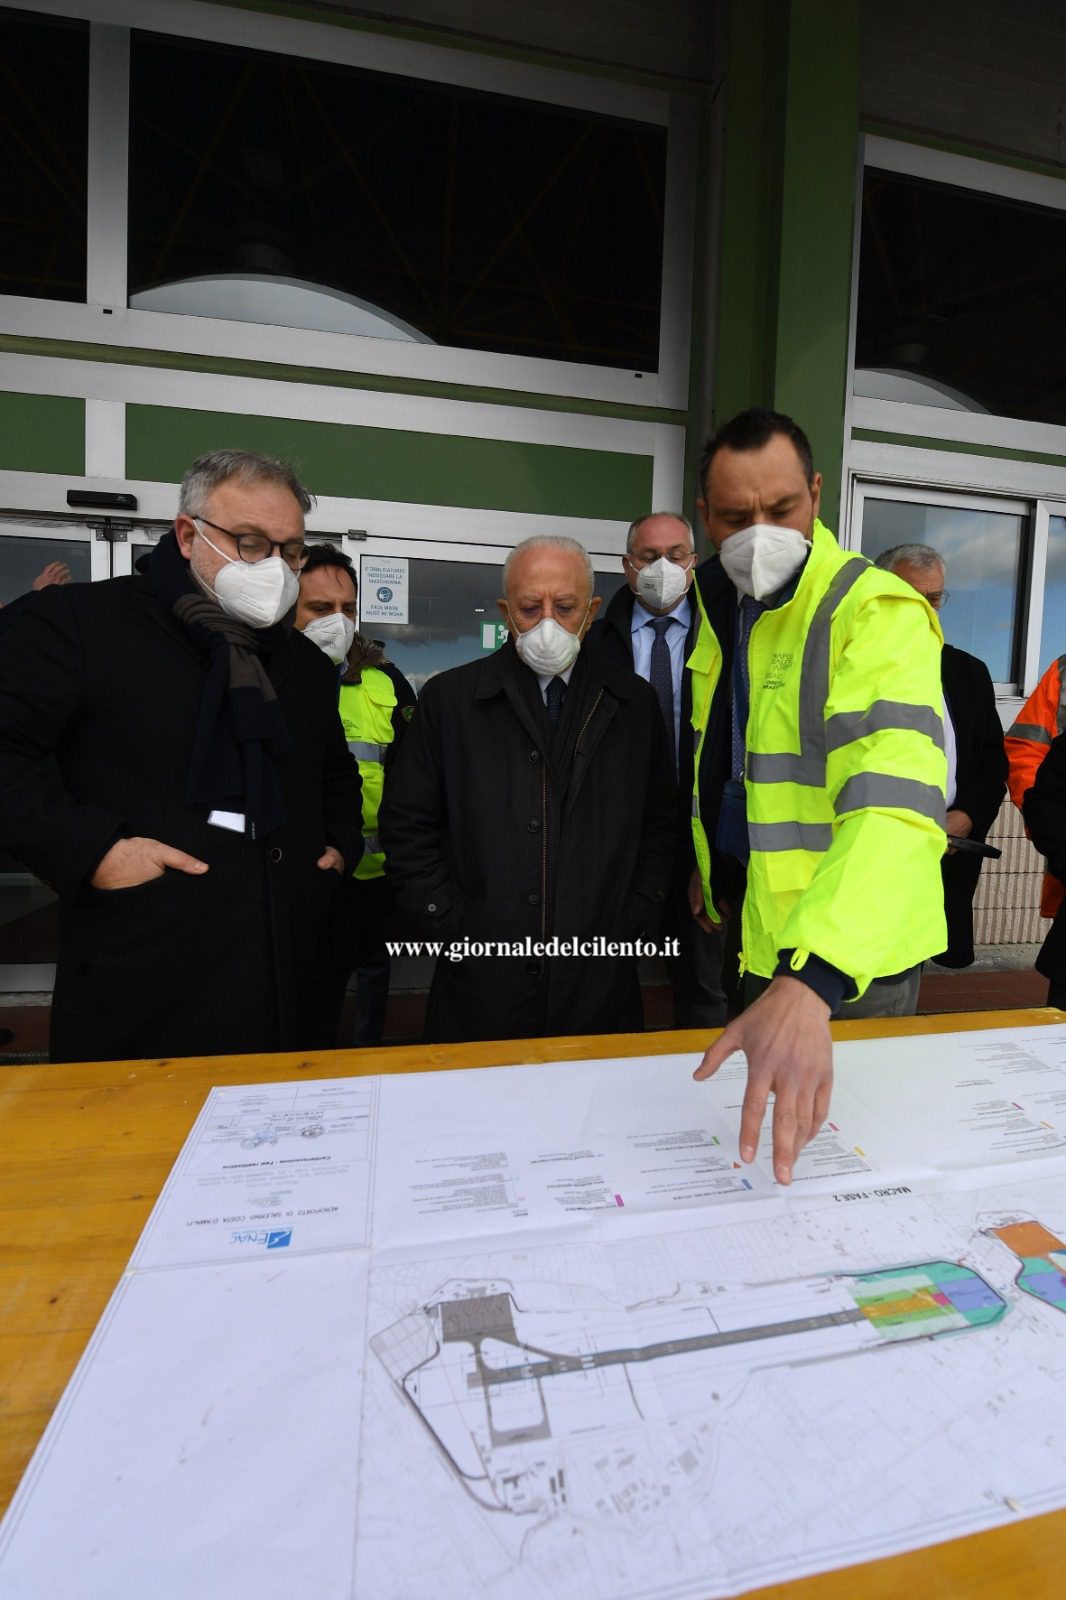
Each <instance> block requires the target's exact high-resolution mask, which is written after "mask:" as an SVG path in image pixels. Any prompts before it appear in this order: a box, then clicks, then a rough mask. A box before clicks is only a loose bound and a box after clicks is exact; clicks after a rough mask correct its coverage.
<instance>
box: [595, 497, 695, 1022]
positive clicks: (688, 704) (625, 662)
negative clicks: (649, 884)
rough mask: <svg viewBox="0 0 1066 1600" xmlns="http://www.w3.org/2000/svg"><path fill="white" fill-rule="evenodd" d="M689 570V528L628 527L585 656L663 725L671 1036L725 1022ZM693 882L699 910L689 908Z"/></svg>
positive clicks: (660, 517)
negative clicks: (703, 838)
mask: <svg viewBox="0 0 1066 1600" xmlns="http://www.w3.org/2000/svg"><path fill="white" fill-rule="evenodd" d="M695 567H696V546H695V543H694V541H693V537H692V525H691V523H690V522H689V521H688V520H687V518H685V517H683V516H681V515H679V514H678V513H677V512H673V511H653V512H649V513H648V514H647V515H646V516H643V517H638V518H637V520H636V521H635V522H634V523H632V524H631V525H630V529H629V534H628V536H627V538H626V553H625V555H624V556H623V557H622V570H623V572H624V573H625V575H626V587H625V588H624V589H619V590H618V592H617V594H615V595H614V596H613V597H612V599H611V601H610V604H609V605H608V607H607V610H606V611H605V612H604V615H603V618H602V620H601V621H597V622H595V623H593V625H592V628H591V629H590V631H589V646H590V648H592V649H603V650H606V651H607V652H608V654H609V655H610V656H612V657H613V658H614V659H615V661H616V662H617V663H618V664H619V665H621V666H625V667H631V668H632V669H633V671H634V672H636V673H637V674H638V676H640V677H641V678H645V679H647V681H648V682H649V683H650V684H651V686H652V688H653V689H654V690H655V694H656V698H657V699H658V701H659V708H660V710H661V711H662V715H663V721H664V723H665V724H666V730H667V736H668V739H669V743H670V751H671V754H672V756H673V763H674V778H675V780H676V781H677V785H678V796H679V805H680V812H679V816H678V853H677V861H676V864H675V868H674V876H673V882H672V884H671V888H670V893H669V897H668V901H667V906H666V911H665V914H664V917H663V932H664V933H665V934H667V935H669V936H671V937H673V938H676V939H677V942H678V952H679V953H678V955H677V956H676V957H672V958H668V959H667V962H666V970H667V973H668V975H669V978H670V987H671V989H672V990H673V997H674V1027H675V1028H718V1027H721V1026H722V1024H723V1023H724V1022H725V1020H726V1001H725V994H724V993H723V990H722V936H721V933H720V931H719V930H718V929H717V928H714V927H713V926H712V924H711V922H710V920H709V919H708V917H707V914H706V912H705V911H704V908H703V897H702V893H701V892H700V889H699V878H698V874H697V872H696V858H695V854H694V852H693V848H692V829H691V827H690V825H689V813H690V810H691V804H692V763H693V751H694V748H695V742H694V737H693V729H692V688H691V683H692V680H691V675H690V674H689V673H687V672H686V671H685V662H686V660H687V659H688V655H689V652H690V650H691V649H692V647H693V645H694V644H695V642H696V635H697V632H698V628H699V611H698V608H697V606H696V604H695V601H694V599H693V598H692V596H691V595H690V593H689V590H690V588H691V585H692V578H693V572H694V570H695ZM693 879H695V893H696V896H697V903H696V907H695V909H693V907H692V905H691V904H690V894H689V888H690V884H691V883H692V881H693Z"/></svg>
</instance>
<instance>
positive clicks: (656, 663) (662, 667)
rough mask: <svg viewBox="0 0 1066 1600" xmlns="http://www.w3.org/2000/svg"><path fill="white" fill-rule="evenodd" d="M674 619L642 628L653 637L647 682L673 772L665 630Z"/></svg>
mask: <svg viewBox="0 0 1066 1600" xmlns="http://www.w3.org/2000/svg"><path fill="white" fill-rule="evenodd" d="M675 621H676V618H674V617H652V619H651V621H650V622H646V623H645V624H644V626H645V627H646V628H650V629H651V630H652V632H653V633H654V635H655V638H654V639H653V640H652V646H651V673H650V676H649V682H650V683H651V686H652V688H653V689H654V690H655V693H656V695H657V696H658V699H659V709H660V710H661V712H662V714H663V721H664V722H665V723H666V731H667V734H668V735H669V738H670V751H671V754H672V756H673V760H674V771H675V772H676V771H677V734H676V732H675V730H674V669H673V666H672V664H671V661H670V646H669V645H668V644H667V642H666V630H667V628H669V627H670V626H671V625H672V624H673V623H674V622H675Z"/></svg>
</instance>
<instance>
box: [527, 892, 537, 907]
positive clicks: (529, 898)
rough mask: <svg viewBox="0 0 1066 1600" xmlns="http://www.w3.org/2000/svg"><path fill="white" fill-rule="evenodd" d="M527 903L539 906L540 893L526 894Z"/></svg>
mask: <svg viewBox="0 0 1066 1600" xmlns="http://www.w3.org/2000/svg"><path fill="white" fill-rule="evenodd" d="M526 904H527V905H531V906H539V905H540V895H539V894H527V895H526Z"/></svg>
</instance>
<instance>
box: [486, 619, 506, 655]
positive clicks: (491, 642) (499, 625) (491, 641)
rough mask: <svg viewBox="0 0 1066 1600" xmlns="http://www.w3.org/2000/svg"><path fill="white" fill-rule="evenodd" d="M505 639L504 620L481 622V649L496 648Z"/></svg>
mask: <svg viewBox="0 0 1066 1600" xmlns="http://www.w3.org/2000/svg"><path fill="white" fill-rule="evenodd" d="M506 639H507V624H506V622H483V623H482V624H481V648H482V650H498V649H499V648H500V646H501V644H504V643H505V642H506Z"/></svg>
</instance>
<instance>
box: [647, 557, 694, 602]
mask: <svg viewBox="0 0 1066 1600" xmlns="http://www.w3.org/2000/svg"><path fill="white" fill-rule="evenodd" d="M688 575H689V568H688V567H679V566H678V564H677V562H676V561H671V560H669V558H668V557H667V556H660V557H659V559H658V560H657V561H652V562H650V563H649V564H648V566H646V567H642V568H641V570H640V571H639V572H638V573H637V578H636V591H637V599H638V600H643V602H644V604H645V605H646V606H648V607H649V608H650V609H651V610H652V611H672V610H673V609H674V607H675V606H676V605H677V602H678V601H679V600H680V599H681V596H682V595H683V594H684V592H685V590H686V589H687V588H688Z"/></svg>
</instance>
